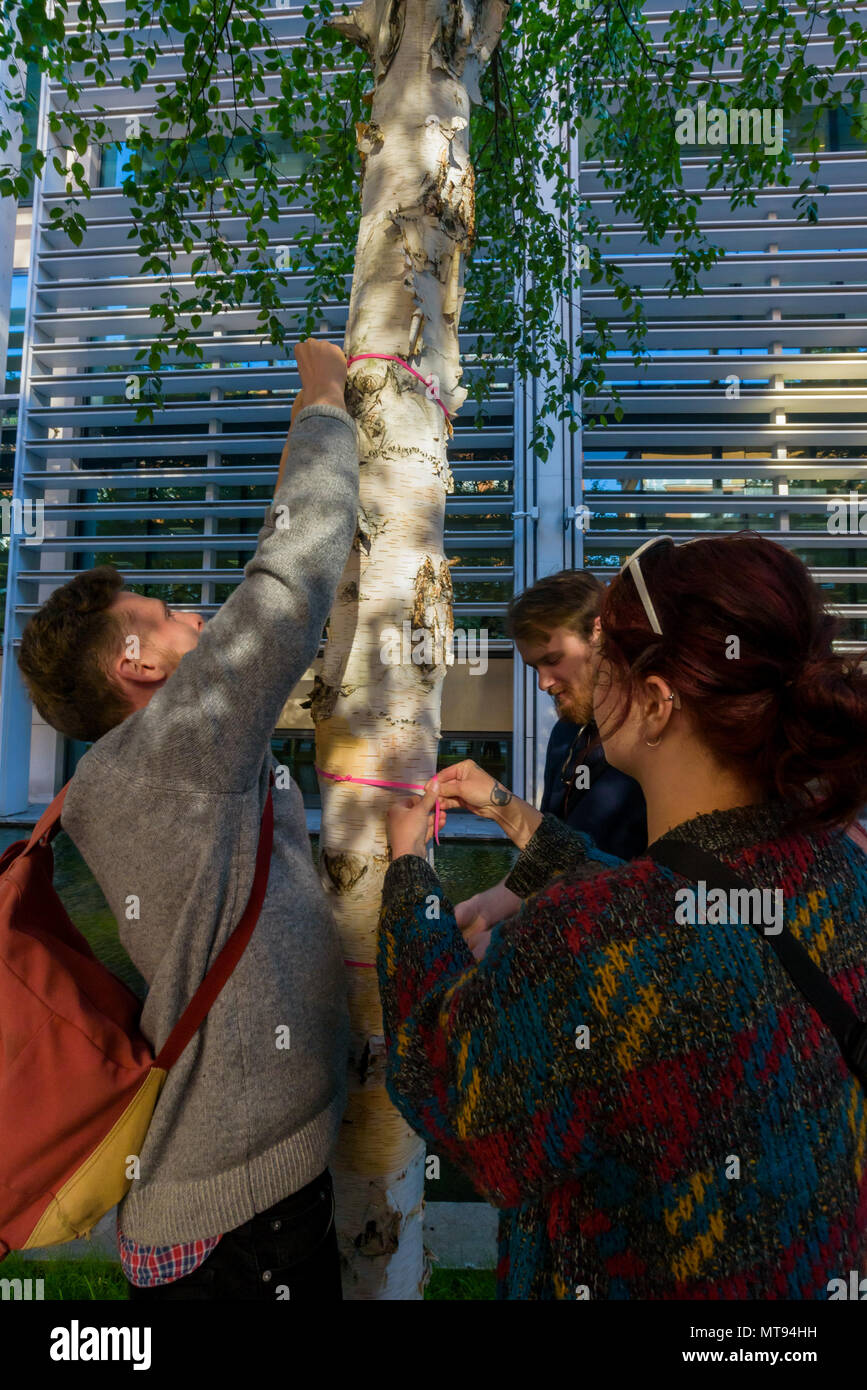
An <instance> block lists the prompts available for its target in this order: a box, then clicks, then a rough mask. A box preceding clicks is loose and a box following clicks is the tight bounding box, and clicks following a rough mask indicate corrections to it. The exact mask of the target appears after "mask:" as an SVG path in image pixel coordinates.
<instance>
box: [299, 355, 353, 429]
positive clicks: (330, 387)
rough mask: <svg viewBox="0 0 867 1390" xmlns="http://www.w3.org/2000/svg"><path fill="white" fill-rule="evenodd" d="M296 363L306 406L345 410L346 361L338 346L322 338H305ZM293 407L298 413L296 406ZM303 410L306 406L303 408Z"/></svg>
mask: <svg viewBox="0 0 867 1390" xmlns="http://www.w3.org/2000/svg"><path fill="white" fill-rule="evenodd" d="M295 361H296V362H297V363H298V370H299V372H300V373H301V393H302V395H303V397H304V405H305V406H307V405H336V406H337V407H338V409H339V410H345V409H346V402H345V400H344V398H343V393H344V391H345V389H346V358H345V357H344V355H343V351H342V349H341V348H339V347H338V346H337V344H336V343H327V342H323V341H322V340H321V339H319V338H305V340H304V342H303V343H298V344H296V347H295ZM297 405H298V397H296V398H295V402H294V405H293V408H292V414H293V416H294V414H295V406H297ZM301 408H302V409H303V406H302V407H301Z"/></svg>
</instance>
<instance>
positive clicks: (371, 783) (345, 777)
mask: <svg viewBox="0 0 867 1390" xmlns="http://www.w3.org/2000/svg"><path fill="white" fill-rule="evenodd" d="M313 770H314V772H318V773H319V775H320V777H330V779H331V781H332V782H360V783H362V785H364V786H366V787H404V788H406V789H407V790H409V791H416V792H423V791H424V783H423V782H382V781H380V780H379V779H378V778H376V777H350V775H349V773H348V772H343V773H341V772H326V771H325V769H324V768H322V767H317V766H316V764H315V763H314V764H313ZM439 818H440V803H439V797H437V799H436V801H435V802H434V839H435V840H436V842H437V844H439V842H440V832H439ZM343 964H344V965H354V966H355V967H356V968H357V969H359V970H375V969H376V966H375V965H374V964H373V962H372V961H367V960H345V961H344V962H343Z"/></svg>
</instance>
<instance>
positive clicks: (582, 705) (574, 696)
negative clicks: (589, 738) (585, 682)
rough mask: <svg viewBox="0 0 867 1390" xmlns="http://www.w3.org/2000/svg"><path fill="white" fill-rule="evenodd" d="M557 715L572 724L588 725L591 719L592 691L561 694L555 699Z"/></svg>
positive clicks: (570, 690)
mask: <svg viewBox="0 0 867 1390" xmlns="http://www.w3.org/2000/svg"><path fill="white" fill-rule="evenodd" d="M555 704H556V706H557V714H558V715H559V717H560V718H561V719H568V720H569V721H570V723H572V724H589V723H590V721H591V719H592V718H593V691H592V688H591V689H587V690H573V689H571V688H570V689H569V690H564V691H563V693H562V694H561V695H559V696H557V697H556V698H555Z"/></svg>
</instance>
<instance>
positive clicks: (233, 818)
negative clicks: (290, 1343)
mask: <svg viewBox="0 0 867 1390" xmlns="http://www.w3.org/2000/svg"><path fill="white" fill-rule="evenodd" d="M278 506H282V507H284V508H285V507H288V509H289V510H288V514H287V513H286V512H285V511H283V512H280V513H277V512H275V511H274V508H276V507H278ZM357 506H358V453H357V443H356V434H355V426H354V424H353V421H352V420H351V418H350V416H349V415H348V414H346V412H345V411H342V410H339V409H338V408H337V407H334V406H328V405H314V406H308V407H306V408H305V409H303V410H302V411H301V412H300V413H299V415H298V416H297V417H296V421H295V424H294V427H293V429H292V433H291V436H290V446H289V458H288V462H287V465H286V470H285V477H284V480H283V482H282V484H281V486H280V488H279V489H278V491H277V492H276V493H275V495H274V502H273V505H272V507H269V508H268V510H267V512H266V515H265V525H264V526H263V527H262V529H261V531H260V532H259V539H258V548H257V550H256V553H255V555H254V556H253V558H252V559H251V560H250V561H249V563H248V564H247V565H246V567H245V570H244V575H245V577H244V580H243V581H242V583H240V584H239V585H238V587H237V589H236V590H235V592H234V593H233V594H232V595H231V597H230V598H229V599H228V600H227V602H226V603H224V604H223V606H222V608H221V609H220V611H219V613H217V614H216V615H215V617H213V618H212V619H211V620H210V622H208V623H207V624H206V626H205V628H204V629H203V631H202V633H201V635H200V637H199V641H198V645H197V646H196V647H195V649H194V650H193V651H191V652H188V653H187V654H186V655H185V656H184V657H183V658H182V659H181V662H180V664H179V665H178V667H177V670H176V671H175V672H174V673H173V674H172V676H171V677H170V679H169V680H168V681H167V682H166V684H165V685H164V686H163V687H162V688H161V689H160V690H158V691H157V693H156V694H155V695H154V696H153V697H152V698H151V700H150V702H149V704H148V705H147V706H146V707H145V708H144V709H141V710H138V711H137V712H136V713H135V714H133V715H131V716H129V717H128V718H127V719H125V720H124V721H123V723H121V724H119V725H118V726H117V727H116V728H114V729H112V730H111V731H110V732H109V733H107V734H105V735H104V736H103V737H102V738H101V739H99V740H98V741H97V742H96V743H95V744H94V745H93V747H92V748H91V749H90V750H89V751H88V752H87V753H86V754H85V755H84V757H83V758H82V759H81V761H80V763H79V764H78V767H77V768H76V771H75V776H74V778H73V780H72V785H71V786H70V788H69V791H68V793H67V796H66V801H65V804H64V808H63V816H62V825H63V829H64V830H66V831H68V833H69V835H70V836H71V838H72V840H73V842H74V843H75V845H76V846H77V848H78V849H79V851H80V852H81V854H82V856H83V857H84V859H85V860H86V862H87V864H88V865H89V867H90V869H91V870H92V872H93V874H94V877H95V878H96V880H97V882H98V883H99V885H100V887H101V888H102V891H103V893H104V894H105V897H106V901H107V902H108V905H109V907H110V908H111V910H112V912H113V913H114V915H115V918H116V919H117V922H118V926H119V930H120V938H121V941H122V943H123V945H124V947H125V949H126V950H127V951H128V953H129V955H130V957H131V958H132V960H133V961H134V963H135V965H136V966H137V967H138V969H139V970H140V971H141V973H142V975H143V976H144V978H145V980H146V981H147V984H148V987H149V989H148V995H147V1000H146V1003H145V1006H144V1011H143V1014H142V1020H141V1026H142V1031H143V1032H144V1034H145V1036H146V1037H147V1038H148V1040H149V1041H150V1043H151V1045H152V1046H153V1048H154V1050H155V1051H156V1050H157V1049H159V1048H160V1047H161V1046H162V1044H163V1042H164V1041H165V1039H166V1037H167V1036H168V1034H169V1032H170V1031H171V1028H172V1026H173V1024H174V1023H175V1022H176V1020H177V1019H178V1017H179V1016H180V1014H181V1012H182V1010H183V1008H184V1006H185V1004H186V1003H187V1001H188V1000H189V998H190V996H191V995H192V994H193V992H194V990H195V988H196V986H197V985H198V984H199V982H200V981H201V979H202V977H203V976H204V974H205V972H206V970H207V968H208V966H209V965H210V964H211V963H212V962H213V960H214V959H215V958H216V956H217V954H218V952H219V951H220V949H221V948H222V946H223V945H224V943H225V941H226V939H227V938H228V936H229V934H230V933H231V931H232V929H233V928H234V926H235V925H236V923H237V921H238V919H239V917H240V915H241V913H242V911H243V909H244V905H245V903H246V901H247V898H248V896H249V893H250V887H251V884H252V881H253V870H254V866H255V860H256V846H257V843H258V837H259V823H260V820H261V816H262V810H263V807H264V804H265V800H266V797H267V794H268V784H269V773H270V769H271V767H272V766H273V765H274V759H273V757H272V754H271V751H270V739H271V735H272V732H273V729H274V725H275V723H276V721H277V718H278V716H279V714H280V710H281V709H282V707H283V705H284V703H285V701H286V699H287V697H288V696H289V694H290V693H291V691H292V689H293V688H294V686H295V685H297V683H298V681H299V679H300V678H301V676H302V675H303V673H304V671H305V670H306V669H307V668H308V667H309V665H310V663H311V661H312V660H313V659H314V658H315V656H316V651H317V648H318V645H319V640H320V637H321V634H322V629H323V626H324V624H325V620H326V618H327V617H328V613H329V611H330V609H331V606H332V603H333V600H334V596H335V592H336V589H337V584H338V581H339V579H340V576H341V574H342V572H343V566H344V564H345V562H346V559H347V556H348V554H349V550H350V546H351V544H352V539H353V536H354V535H355V530H356V522H357ZM278 520H279V523H280V524H279V525H278V524H277V523H278ZM287 521H288V524H286V523H287ZM279 780H280V781H281V782H282V781H284V780H285V779H284V778H281V779H279ZM131 895H135V898H137V899H138V904H139V906H138V916H137V917H136V916H135V913H136V906H135V902H134V901H133V899H132V896H131ZM287 1030H288V1032H287ZM348 1030H349V1023H348V1012H347V1003H346V974H345V967H344V964H343V959H342V951H341V948H340V943H339V939H338V935H337V930H336V926H335V923H334V919H333V916H332V913H331V910H330V907H329V905H328V901H327V899H326V895H325V892H324V890H323V888H322V885H321V884H320V882H319V879H318V876H317V873H316V869H315V867H314V864H313V859H312V855H311V849H310V841H309V838H308V835H307V829H306V824H305V816H304V807H303V803H302V798H301V793H300V791H299V789H298V787H297V786H296V785H295V783H294V782H290V783H289V784H288V785H287V786H285V787H283V788H282V789H281V788H279V787H275V789H274V849H273V856H272V860H271V870H270V876H269V879H268V890H267V894H266V897H265V902H264V906H263V908H262V912H261V915H260V918H259V921H258V923H257V925H256V928H255V930H254V932H253V936H252V938H251V940H250V942H249V944H248V946H247V949H246V951H245V952H244V955H243V956H242V958H241V960H240V962H239V964H238V965H237V967H236V968H235V971H234V973H233V975H232V977H231V978H230V980H229V981H228V983H227V985H226V986H225V988H224V989H223V991H222V993H221V994H220V996H219V998H218V999H217V1001H216V1003H215V1004H214V1006H213V1008H212V1009H211V1012H210V1013H209V1015H208V1017H207V1018H206V1020H205V1022H204V1024H203V1025H202V1027H201V1028H200V1029H199V1031H198V1033H197V1034H196V1035H195V1037H194V1038H193V1039H192V1041H191V1042H190V1044H189V1045H188V1047H187V1048H186V1049H185V1051H184V1052H183V1053H182V1054H181V1056H180V1058H179V1059H178V1061H177V1062H176V1064H175V1066H174V1067H173V1068H172V1070H171V1071H170V1072H169V1075H168V1078H167V1080H166V1083H165V1086H164V1088H163V1091H162V1094H161V1095H160V1098H159V1101H158V1103H157V1106H156V1110H155V1112H154V1117H153V1121H152V1123H151V1127H150V1129H149V1131H148V1135H147V1138H146V1140H145V1142H144V1145H143V1146H142V1152H141V1155H140V1160H141V1177H140V1178H139V1179H138V1180H137V1181H135V1182H133V1185H132V1187H131V1189H130V1192H129V1194H128V1196H127V1197H126V1199H125V1201H124V1202H123V1204H122V1206H121V1209H120V1224H121V1228H122V1230H123V1231H124V1233H125V1234H126V1235H128V1236H130V1237H131V1238H132V1239H133V1240H136V1241H139V1242H141V1243H143V1244H148V1245H157V1244H160V1245H161V1244H175V1243H178V1242H182V1241H187V1240H194V1239H198V1238H201V1237H205V1236H214V1235H220V1234H222V1233H223V1232H225V1231H229V1230H231V1229H233V1228H234V1227H236V1226H239V1225H241V1224H242V1223H243V1222H244V1221H247V1220H249V1219H250V1217H251V1216H253V1215H254V1214H255V1213H256V1212H260V1211H264V1210H266V1209H267V1208H268V1207H270V1206H272V1205H273V1204H274V1203H275V1202H278V1201H280V1200H281V1199H282V1198H284V1197H287V1196H289V1195H290V1194H291V1193H293V1192H295V1191H297V1190H298V1189H299V1188H301V1187H303V1186H304V1185H305V1184H306V1183H308V1182H310V1181H311V1180H312V1179H313V1178H315V1177H316V1176H317V1175H318V1174H319V1173H320V1172H322V1170H323V1168H325V1166H326V1164H327V1162H328V1155H329V1151H330V1150H331V1148H332V1146H333V1143H334V1140H335V1138H336V1135H337V1131H338V1127H339V1125H340V1120H341V1116H342V1113H343V1108H344V1103H345V1090H344V1088H345V1083H344V1072H345V1066H346V1056H347V1051H348V1036H349V1033H348ZM287 1041H288V1047H287V1046H286V1043H287Z"/></svg>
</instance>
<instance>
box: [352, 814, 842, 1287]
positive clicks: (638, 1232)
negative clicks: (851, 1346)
mask: <svg viewBox="0 0 867 1390" xmlns="http://www.w3.org/2000/svg"><path fill="white" fill-rule="evenodd" d="M788 814H789V812H788V808H786V807H785V805H784V804H782V803H768V804H764V805H761V806H749V807H738V808H737V809H735V810H731V811H717V812H713V813H712V814H710V815H701V816H697V817H695V819H693V820H690V821H688V822H686V823H685V824H684V825H681V826H678V827H677V829H676V830H675V831H670V832H668V833H669V835H671V837H672V838H677V839H689V840H691V841H692V842H693V843H695V844H698V845H700V846H702V847H703V848H704V849H706V850H709V851H710V852H711V853H713V854H716V855H717V856H718V857H719V858H721V859H723V860H724V862H726V863H728V864H730V865H731V867H732V868H734V869H735V871H736V872H738V873H739V874H741V875H742V876H744V877H746V878H747V879H749V880H750V882H751V883H754V884H755V885H756V886H758V887H762V888H770V889H776V888H779V889H781V890H782V892H783V895H784V898H783V901H784V914H785V921H786V925H787V926H788V927H789V928H790V930H791V931H792V932H793V933H794V935H795V936H796V937H798V939H799V940H800V941H802V942H803V944H804V946H805V947H806V948H807V950H808V951H809V953H810V955H811V956H812V957H813V959H814V960H815V962H816V963H817V964H818V965H819V966H820V967H821V969H823V970H824V971H825V972H826V973H827V974H828V975H829V976H830V978H831V980H832V981H833V983H834V984H835V986H836V987H837V988H838V989H839V991H840V992H841V993H842V994H843V995H844V996H845V997H846V998H847V1000H848V1001H849V1003H850V1004H851V1005H852V1006H853V1007H854V1008H855V1010H856V1011H857V1012H858V1013H859V1014H860V1016H861V1017H862V1018H864V1017H867V856H865V855H864V854H863V852H862V851H861V850H859V849H858V848H857V846H855V845H854V844H853V842H852V841H851V840H850V839H849V838H848V837H847V836H845V835H843V834H842V833H841V832H829V833H821V834H815V835H813V834H811V835H804V834H791V833H786V832H785V829H784V827H785V822H786V819H787V817H788ZM663 838H667V837H663ZM506 882H507V884H508V886H509V887H510V888H512V889H513V891H515V892H516V893H519V894H520V895H521V896H522V897H524V898H525V902H524V903H523V905H522V908H521V910H520V912H519V913H518V914H517V916H515V917H513V918H511V919H509V920H508V921H505V922H503V923H502V924H500V925H499V926H498V927H496V928H495V929H494V932H493V935H492V938H491V943H490V946H489V948H488V951H487V953H486V955H485V956H484V958H483V960H482V961H480V962H478V963H477V962H475V961H474V959H473V957H472V955H471V954H470V952H469V950H468V949H467V947H466V945H465V943H464V940H463V938H462V936H461V933H460V930H459V929H458V927H457V925H456V923H455V918H454V910H453V907H452V905H451V903H449V902H448V900H447V899H446V898H444V896H443V893H442V889H441V887H440V883H439V879H438V878H437V875H436V873H435V872H434V870H433V869H432V868H431V867H430V866H429V865H428V863H427V862H426V860H424V859H421V858H419V857H418V856H416V855H404V856H401V857H400V858H399V859H397V860H395V862H394V863H393V864H391V865H390V866H389V868H388V871H387V873H386V876H385V884H384V893H383V905H382V913H381V918H380V937H379V954H378V969H379V982H380V989H381V993H382V1000H383V1008H384V1017H385V1030H386V1043H387V1048H388V1072H387V1084H388V1090H389V1094H390V1095H391V1097H392V1099H393V1101H394V1103H395V1105H396V1106H397V1107H398V1109H399V1110H400V1111H401V1113H402V1114H403V1115H404V1117H405V1118H406V1119H407V1120H408V1122H409V1123H410V1124H411V1125H412V1127H413V1128H414V1129H415V1130H417V1131H418V1133H419V1134H421V1135H423V1136H424V1137H425V1138H426V1139H427V1141H428V1142H429V1144H430V1145H431V1147H432V1148H433V1150H434V1151H435V1152H436V1153H438V1154H441V1155H444V1156H445V1155H447V1156H448V1158H449V1159H450V1160H451V1161H452V1162H454V1163H455V1164H457V1165H459V1166H460V1167H461V1168H462V1169H463V1170H464V1171H465V1172H466V1173H467V1174H468V1175H469V1176H470V1178H471V1179H472V1181H473V1183H474V1185H475V1187H476V1188H477V1190H478V1191H479V1192H480V1193H481V1194H482V1196H483V1197H485V1198H486V1199H487V1200H488V1201H489V1202H492V1203H493V1204H494V1205H495V1206H497V1207H499V1208H501V1220H500V1248H499V1263H498V1289H497V1296H498V1297H499V1298H508V1299H573V1298H588V1297H589V1298H593V1299H636V1298H639V1299H640V1298H647V1299H650V1298H653V1299H666V1298H668V1299H672V1298H673V1299H691V1298H694V1299H735V1298H747V1299H827V1298H828V1297H829V1289H828V1284H829V1281H830V1280H831V1279H838V1278H841V1279H844V1280H848V1278H849V1275H850V1272H851V1271H853V1270H854V1271H858V1272H859V1273H860V1276H861V1277H864V1276H867V1098H865V1095H864V1092H863V1091H862V1089H861V1088H860V1086H859V1085H858V1083H857V1082H856V1081H855V1080H854V1078H853V1077H852V1076H851V1074H850V1073H849V1072H848V1071H847V1069H846V1066H845V1063H844V1062H843V1059H842V1057H841V1055H840V1052H839V1050H838V1047H837V1044H836V1043H835V1042H834V1040H833V1038H832V1037H831V1035H830V1034H829V1032H828V1031H827V1029H826V1028H825V1026H824V1025H823V1024H822V1022H821V1020H820V1019H819V1017H818V1015H817V1014H816V1013H815V1012H814V1011H813V1009H812V1008H811V1007H810V1005H808V1004H807V1003H806V1002H805V1001H804V999H803V997H802V996H801V994H800V993H799V992H798V990H797V989H796V988H795V986H794V985H793V984H792V982H791V981H790V979H789V977H788V975H787V974H786V973H785V971H784V970H783V967H782V966H781V965H780V963H779V961H778V960H777V958H776V956H775V955H774V953H773V951H772V950H771V948H770V946H769V944H768V942H767V941H765V940H764V939H763V938H762V936H761V934H760V932H759V931H757V929H756V928H755V927H754V926H752V925H749V924H744V925H739V924H737V923H735V924H732V925H713V926H711V925H709V924H704V925H696V926H689V925H678V924H677V922H676V916H679V917H682V916H684V914H683V913H682V912H677V913H676V907H675V903H676V901H678V902H682V901H683V899H682V898H680V899H677V900H676V899H675V892H676V891H677V890H678V889H680V890H683V888H684V886H685V885H686V880H684V879H683V878H682V877H680V876H679V875H677V874H674V873H672V872H671V871H670V870H668V869H665V868H663V867H661V866H660V865H657V864H656V863H654V862H653V861H652V860H650V859H648V858H641V859H637V860H633V861H631V862H628V863H627V862H622V861H619V860H617V859H614V858H612V857H611V856H610V855H606V854H603V853H602V852H601V851H600V850H598V849H596V847H595V846H594V844H593V841H592V840H591V839H590V838H589V837H588V836H587V835H584V834H582V833H581V832H580V831H575V830H571V829H570V828H569V827H568V826H567V825H564V824H563V823H562V822H561V821H559V820H558V819H557V818H556V817H555V816H552V815H546V816H545V817H544V818H543V820H542V822H541V823H540V825H539V826H538V828H537V830H536V832H535V834H534V835H533V837H532V838H531V840H530V841H529V843H528V844H527V846H526V848H525V849H524V850H523V852H522V853H521V855H520V856H519V858H518V860H517V861H516V864H515V866H514V868H513V870H512V872H511V874H510V875H509V877H508V878H507V880H506ZM546 885H547V886H546ZM540 890H544V891H540ZM768 901H770V899H768ZM715 915H719V914H715ZM722 915H725V914H722ZM834 1287H837V1286H834Z"/></svg>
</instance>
